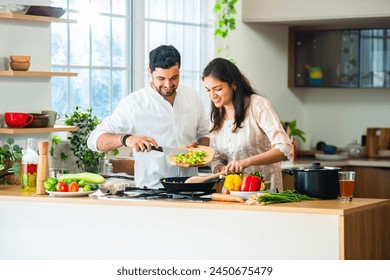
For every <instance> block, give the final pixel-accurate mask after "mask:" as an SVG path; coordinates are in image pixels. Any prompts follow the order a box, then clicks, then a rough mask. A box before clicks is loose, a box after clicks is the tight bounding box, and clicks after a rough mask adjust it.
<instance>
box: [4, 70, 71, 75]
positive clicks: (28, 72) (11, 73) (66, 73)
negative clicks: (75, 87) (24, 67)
mask: <svg viewBox="0 0 390 280" xmlns="http://www.w3.org/2000/svg"><path fill="white" fill-rule="evenodd" d="M0 76H18V77H52V76H65V77H75V76H77V73H74V72H44V71H12V70H8V71H0Z"/></svg>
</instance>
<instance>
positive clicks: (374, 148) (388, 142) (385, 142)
mask: <svg viewBox="0 0 390 280" xmlns="http://www.w3.org/2000/svg"><path fill="white" fill-rule="evenodd" d="M366 137H367V138H366V145H367V156H368V157H369V158H375V157H377V156H378V151H380V150H388V149H389V147H390V128H374V127H369V128H367V136H366Z"/></svg>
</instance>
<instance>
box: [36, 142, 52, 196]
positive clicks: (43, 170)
mask: <svg viewBox="0 0 390 280" xmlns="http://www.w3.org/2000/svg"><path fill="white" fill-rule="evenodd" d="M48 148H49V142H47V141H41V142H38V150H39V162H38V170H37V194H47V193H46V191H45V187H44V185H43V183H44V182H45V181H46V179H47V178H49V157H48Z"/></svg>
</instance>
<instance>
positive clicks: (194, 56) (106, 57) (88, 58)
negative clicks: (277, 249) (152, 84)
mask: <svg viewBox="0 0 390 280" xmlns="http://www.w3.org/2000/svg"><path fill="white" fill-rule="evenodd" d="M212 5H213V2H212V1H207V0H191V1H189V0H186V2H185V6H184V0H165V1H164V0H146V1H124V0H53V1H52V6H57V7H63V8H65V9H66V10H67V13H66V15H65V16H64V18H65V17H68V18H69V19H76V20H77V23H66V24H64V23H55V22H53V23H52V25H51V26H52V27H51V28H52V68H53V71H70V72H77V73H78V76H77V77H68V78H64V77H53V78H52V80H51V82H52V108H53V110H56V111H57V112H59V113H60V115H61V116H64V115H65V114H66V113H71V112H72V111H73V110H74V108H75V106H79V107H80V108H81V109H83V110H84V109H86V108H93V112H94V114H95V115H97V116H98V117H99V118H103V117H105V116H107V115H109V114H110V113H111V112H112V110H113V109H115V107H116V106H117V104H118V102H119V100H120V99H122V98H123V97H124V96H126V95H128V94H129V93H130V92H131V91H133V90H137V89H139V88H141V87H143V86H144V85H145V81H148V80H149V76H148V75H146V72H145V71H146V69H147V63H148V60H149V59H148V54H149V51H150V50H151V49H153V48H155V47H157V46H158V45H161V44H172V45H174V46H175V47H176V48H177V49H178V50H179V51H180V53H181V55H182V67H181V83H184V84H187V85H188V86H191V87H194V88H196V89H198V90H199V91H201V92H202V91H203V90H201V88H203V86H201V80H200V75H201V71H202V70H203V67H204V66H205V65H206V63H207V62H208V61H209V60H210V59H211V58H212V56H213V50H214V35H213V13H212ZM133 15H134V17H133ZM142 69H144V70H145V71H141V70H142ZM204 95H205V94H204Z"/></svg>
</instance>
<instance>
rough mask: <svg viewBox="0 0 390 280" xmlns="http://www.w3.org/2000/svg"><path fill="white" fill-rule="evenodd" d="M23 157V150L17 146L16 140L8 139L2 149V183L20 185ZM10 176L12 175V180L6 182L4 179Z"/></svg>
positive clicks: (0, 151)
mask: <svg viewBox="0 0 390 280" xmlns="http://www.w3.org/2000/svg"><path fill="white" fill-rule="evenodd" d="M22 155H23V154H22V148H21V147H20V146H19V145H17V144H15V140H14V139H13V138H8V139H7V141H6V143H5V144H4V145H3V146H1V147H0V175H1V179H0V182H1V183H11V184H19V183H20V161H21V159H22ZM12 174H13V175H12ZM8 175H12V176H11V179H9V180H5V178H4V177H5V176H8ZM12 177H13V178H12Z"/></svg>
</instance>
